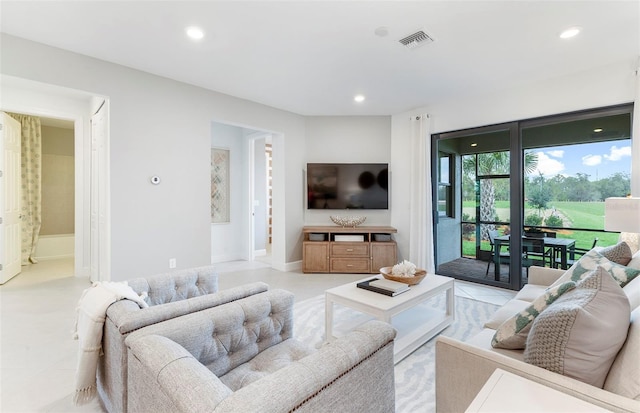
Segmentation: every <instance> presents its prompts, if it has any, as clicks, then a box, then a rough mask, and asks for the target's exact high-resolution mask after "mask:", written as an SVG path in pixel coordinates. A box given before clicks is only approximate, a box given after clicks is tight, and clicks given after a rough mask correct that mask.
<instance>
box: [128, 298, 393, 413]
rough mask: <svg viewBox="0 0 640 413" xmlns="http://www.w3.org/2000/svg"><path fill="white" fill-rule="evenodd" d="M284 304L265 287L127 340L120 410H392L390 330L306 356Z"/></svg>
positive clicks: (368, 330)
mask: <svg viewBox="0 0 640 413" xmlns="http://www.w3.org/2000/svg"><path fill="white" fill-rule="evenodd" d="M293 301H294V297H293V294H291V293H290V292H288V291H284V290H270V291H267V292H264V293H261V294H257V295H253V296H251V297H247V298H244V299H242V300H238V301H234V302H232V303H228V304H224V305H221V306H219V307H215V308H211V309H208V310H204V311H201V312H198V313H194V314H189V315H186V316H183V317H180V319H173V320H168V321H166V322H163V323H159V324H155V325H153V326H149V327H145V328H143V329H140V330H138V331H136V332H134V333H132V334H131V335H129V337H127V339H126V341H125V342H126V345H127V346H128V347H129V351H128V354H129V378H128V379H129V380H128V381H129V397H128V409H129V412H130V413H135V412H156V413H159V412H172V413H176V412H185V413H187V412H188V413H198V412H234V413H237V412H243V413H251V412H256V413H257V412H260V413H275V412H290V411H293V410H295V411H296V412H326V413H330V412H341V413H349V412H354V413H355V412H368V413H376V412H380V413H382V412H393V411H394V409H395V386H394V369H393V343H394V338H395V334H396V333H395V330H394V329H393V328H392V327H391V326H390V325H389V324H387V323H383V322H380V321H370V322H368V323H366V324H364V325H363V326H361V327H360V328H358V329H356V330H355V331H353V332H351V333H349V334H347V335H346V336H344V337H342V338H340V339H337V340H335V341H332V342H331V343H329V344H325V345H324V346H322V347H321V348H320V349H318V350H316V349H314V348H310V347H309V345H308V344H306V343H302V342H300V341H298V340H296V339H294V338H293Z"/></svg>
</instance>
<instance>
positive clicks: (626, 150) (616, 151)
mask: <svg viewBox="0 0 640 413" xmlns="http://www.w3.org/2000/svg"><path fill="white" fill-rule="evenodd" d="M625 156H631V146H623V147H622V148H618V147H617V146H615V145H613V146H612V147H611V149H610V151H609V155H604V158H605V159H606V160H608V161H619V160H620V159H622V158H623V157H625Z"/></svg>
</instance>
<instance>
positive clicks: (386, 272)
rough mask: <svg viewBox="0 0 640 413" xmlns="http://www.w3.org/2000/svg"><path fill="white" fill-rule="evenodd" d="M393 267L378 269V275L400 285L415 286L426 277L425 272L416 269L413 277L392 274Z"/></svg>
mask: <svg viewBox="0 0 640 413" xmlns="http://www.w3.org/2000/svg"><path fill="white" fill-rule="evenodd" d="M392 270H393V267H382V268H380V274H382V276H383V277H384V278H386V279H387V280H391V281H398V282H401V283H405V284H409V285H417V284H420V282H421V281H422V280H423V279H424V277H426V276H427V272H426V271H425V270H421V269H419V268H418V269H416V271H415V273H414V274H413V275H410V274H409V275H403V274H393V272H392Z"/></svg>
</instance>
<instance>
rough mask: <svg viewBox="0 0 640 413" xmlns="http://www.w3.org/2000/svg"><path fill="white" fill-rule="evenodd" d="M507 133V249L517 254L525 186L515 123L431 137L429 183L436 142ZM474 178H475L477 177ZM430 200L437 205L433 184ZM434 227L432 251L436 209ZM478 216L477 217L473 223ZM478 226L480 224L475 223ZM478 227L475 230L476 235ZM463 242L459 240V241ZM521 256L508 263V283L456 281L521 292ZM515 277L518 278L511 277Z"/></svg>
mask: <svg viewBox="0 0 640 413" xmlns="http://www.w3.org/2000/svg"><path fill="white" fill-rule="evenodd" d="M500 131H508V133H509V148H508V151H509V154H510V164H509V175H510V180H509V192H510V194H509V199H510V201H511V204H510V208H509V221H510V227H511V230H510V234H511V235H513V236H512V237H510V239H509V249H510V250H511V251H519V250H520V249H521V248H522V239H521V238H522V228H523V220H524V219H523V214H522V210H523V206H524V205H523V199H524V195H523V194H524V184H523V178H522V168H523V165H524V152H523V151H522V144H521V142H522V139H521V136H520V135H519V124H518V122H507V123H502V124H496V125H490V126H483V127H478V128H470V129H464V130H459V131H454V132H445V133H438V134H434V135H432V136H431V154H432V155H431V157H432V159H431V174H432V175H431V176H432V182H437V179H438V178H437V177H438V153H439V143H440V142H441V141H444V140H449V139H456V138H462V137H466V136H471V135H483V134H487V133H491V132H500ZM476 179H477V178H476ZM454 193H455V197H459V196H460V191H459V190H458V189H456V190H455V191H454ZM432 200H433V205H437V202H438V193H437V186H436V185H432ZM458 204H459V207H457V208H456V209H455V216H456V218H457V219H460V220H461V218H462V202H458ZM433 217H434V221H435V222H434V225H433V232H434V234H433V237H434V238H433V239H434V251H437V248H438V222H439V218H440V217H439V216H438V213H437V210H436V211H434V213H433ZM478 220H479V217H478V215H477V214H476V222H478ZM477 225H479V224H477ZM477 231H478V228H476V232H477ZM460 241H461V242H462V238H461V240H460ZM521 261H522V257H521V256H520V254H514V255H513V256H512V257H511V260H510V261H509V277H508V281H507V282H503V281H495V280H494V279H483V280H479V279H478V278H472V277H465V276H464V275H460V276H457V277H456V278H457V279H461V280H465V281H471V282H475V283H480V284H486V285H491V286H495V287H502V288H509V289H512V290H520V289H521V288H522V286H523V284H524V283H523V279H522V275H521V274H522V262H521ZM434 262H435V267H436V269H437V268H438V265H439V262H438V256H437V254H436V256H435V257H434ZM513 274H517V276H515V277H514V276H513Z"/></svg>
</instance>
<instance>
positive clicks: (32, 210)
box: [9, 113, 42, 265]
mask: <svg viewBox="0 0 640 413" xmlns="http://www.w3.org/2000/svg"><path fill="white" fill-rule="evenodd" d="M9 115H11V117H13V118H14V119H16V120H17V121H18V122H20V124H21V126H22V265H27V264H29V262H32V263H37V261H36V259H35V257H34V253H35V249H36V245H37V244H38V237H39V235H40V225H41V223H42V214H41V209H42V207H41V199H42V197H41V192H42V144H41V142H42V135H41V133H40V118H38V117H35V116H27V115H19V114H15V113H10V114H9Z"/></svg>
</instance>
